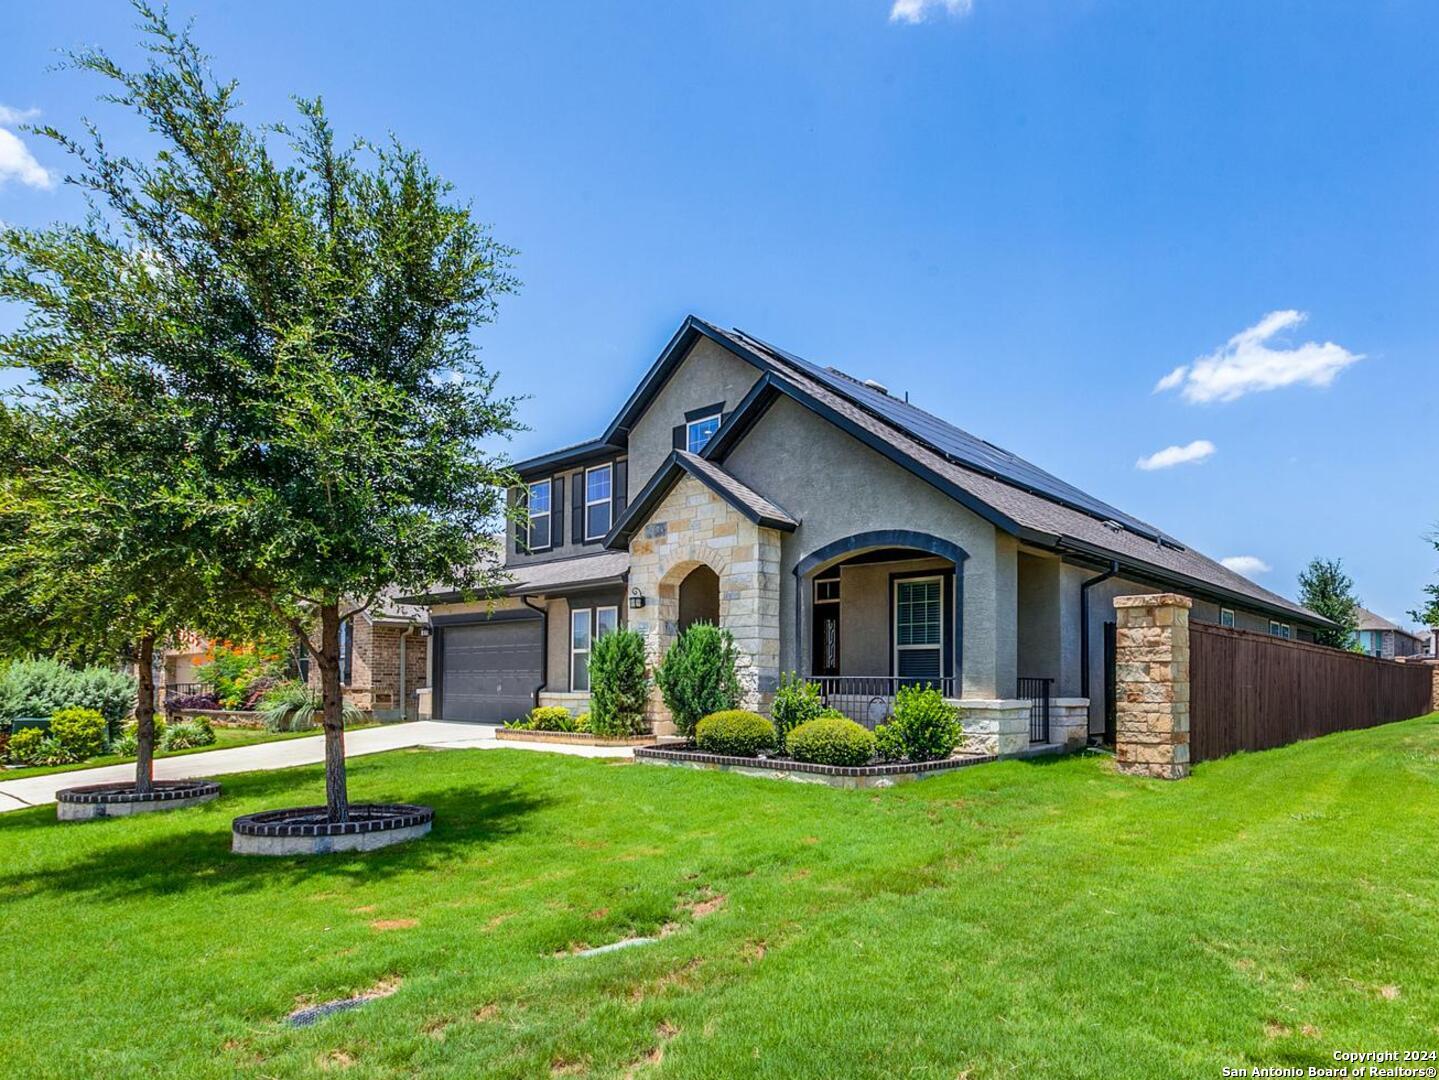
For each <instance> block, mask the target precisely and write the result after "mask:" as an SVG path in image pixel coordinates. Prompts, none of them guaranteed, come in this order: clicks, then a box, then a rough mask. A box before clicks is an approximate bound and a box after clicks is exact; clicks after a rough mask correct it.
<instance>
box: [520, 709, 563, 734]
mask: <svg viewBox="0 0 1439 1080" xmlns="http://www.w3.org/2000/svg"><path fill="white" fill-rule="evenodd" d="M525 730H526V731H574V730H575V718H574V716H573V715H571V713H570V710H569V709H567V708H565V707H564V706H563V705H541V706H539V707H538V708H534V709H531V710H530V719H529V726H528V727H527V728H526V729H525Z"/></svg>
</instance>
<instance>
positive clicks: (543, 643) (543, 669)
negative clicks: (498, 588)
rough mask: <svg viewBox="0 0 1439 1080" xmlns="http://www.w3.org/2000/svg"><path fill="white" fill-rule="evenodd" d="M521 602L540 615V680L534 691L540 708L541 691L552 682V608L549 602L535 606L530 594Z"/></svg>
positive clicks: (537, 706)
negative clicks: (543, 605) (541, 605)
mask: <svg viewBox="0 0 1439 1080" xmlns="http://www.w3.org/2000/svg"><path fill="white" fill-rule="evenodd" d="M520 603H522V604H524V605H525V607H527V608H529V609H530V610H531V611H533V612H537V613H538V614H539V616H540V681H539V684H538V685H537V686H536V687H535V691H534V699H535V708H537V709H538V708H539V707H540V691H541V690H543V689H544V688H545V687H546V686H548V685H549V683H550V609H549V607H548V604H547V606H545V607H535V605H534V604H532V603H530V598H529V597H528V596H522V597H520Z"/></svg>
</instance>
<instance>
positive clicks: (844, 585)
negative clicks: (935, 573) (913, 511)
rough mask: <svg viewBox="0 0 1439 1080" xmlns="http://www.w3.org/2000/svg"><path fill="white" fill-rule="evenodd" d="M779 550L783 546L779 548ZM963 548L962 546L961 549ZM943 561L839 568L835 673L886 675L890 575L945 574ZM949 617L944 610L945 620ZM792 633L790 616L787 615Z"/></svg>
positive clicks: (947, 564)
mask: <svg viewBox="0 0 1439 1080" xmlns="http://www.w3.org/2000/svg"><path fill="white" fill-rule="evenodd" d="M781 546H783V545H781ZM961 546H963V545H961ZM949 565H950V564H949V562H948V561H947V560H944V559H906V560H904V561H902V562H884V563H861V564H859V565H857V566H842V567H841V568H840V572H839V595H840V605H839V647H840V656H839V672H840V674H841V675H888V674H889V673H890V668H891V660H890V649H891V648H892V646H893V642H892V641H891V640H890V639H891V633H890V618H891V615H890V610H891V608H890V575H891V574H911V573H916V572H919V571H922V570H945V569H948V568H949ZM949 617H950V613H949V612H948V611H947V610H946V612H945V619H946V620H947V619H949ZM789 618H790V632H791V633H793V628H794V613H793V612H791V613H790V616H789Z"/></svg>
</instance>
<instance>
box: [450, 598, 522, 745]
mask: <svg viewBox="0 0 1439 1080" xmlns="http://www.w3.org/2000/svg"><path fill="white" fill-rule="evenodd" d="M441 633H442V634H443V641H442V645H441V650H440V665H441V671H440V716H441V719H444V720H468V721H471V722H474V723H483V724H502V723H504V722H505V721H506V720H514V719H516V718H518V717H521V716H524V715H525V714H526V713H527V712H529V711H530V709H531V707H533V705H534V703H535V698H534V693H535V687H536V685H538V684H539V681H540V663H541V648H542V645H541V639H540V620H539V619H538V618H535V619H519V620H509V621H505V622H492V623H477V624H475V625H471V626H447V627H445V628H444V630H443V631H441Z"/></svg>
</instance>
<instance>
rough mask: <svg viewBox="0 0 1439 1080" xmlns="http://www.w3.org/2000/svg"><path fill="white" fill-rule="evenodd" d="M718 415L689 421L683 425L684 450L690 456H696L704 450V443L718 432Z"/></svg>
mask: <svg viewBox="0 0 1439 1080" xmlns="http://www.w3.org/2000/svg"><path fill="white" fill-rule="evenodd" d="M719 426H720V414H719V413H715V414H714V415H713V416H706V417H703V418H701V419H699V420H691V421H689V422H688V423H686V424H685V449H686V450H688V451H689V452H690V453H691V454H698V453H699V452H700V451H701V450H703V449H704V448H705V443H707V442H709V441H710V437H711V436H713V435H714V433H715V432H716V431H718V430H719Z"/></svg>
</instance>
